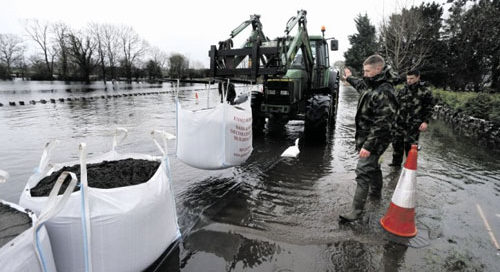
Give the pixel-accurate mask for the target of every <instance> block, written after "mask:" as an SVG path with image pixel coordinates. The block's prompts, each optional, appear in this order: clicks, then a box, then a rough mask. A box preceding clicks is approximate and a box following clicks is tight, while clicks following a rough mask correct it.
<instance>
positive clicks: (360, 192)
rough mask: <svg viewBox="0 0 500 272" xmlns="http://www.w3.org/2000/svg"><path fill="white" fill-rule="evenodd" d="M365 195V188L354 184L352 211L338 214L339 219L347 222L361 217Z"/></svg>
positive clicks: (366, 193)
mask: <svg viewBox="0 0 500 272" xmlns="http://www.w3.org/2000/svg"><path fill="white" fill-rule="evenodd" d="M367 195H368V190H367V189H364V188H361V186H359V185H358V186H356V192H355V193H354V199H353V201H352V211H351V212H350V213H347V214H341V215H339V217H340V219H341V220H344V221H348V222H353V221H356V220H358V219H359V218H361V215H362V214H363V209H364V207H365V202H366V196H367Z"/></svg>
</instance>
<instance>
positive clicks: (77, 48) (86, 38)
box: [68, 33, 96, 83]
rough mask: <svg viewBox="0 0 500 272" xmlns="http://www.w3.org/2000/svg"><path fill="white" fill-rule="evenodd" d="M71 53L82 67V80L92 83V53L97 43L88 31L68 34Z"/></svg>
mask: <svg viewBox="0 0 500 272" xmlns="http://www.w3.org/2000/svg"><path fill="white" fill-rule="evenodd" d="M68 42H69V46H70V47H69V48H70V50H69V54H70V56H71V57H72V58H73V61H74V62H75V63H76V64H77V65H78V67H79V68H80V73H81V77H82V80H84V81H85V82H87V83H90V74H91V73H92V69H93V67H94V60H93V59H92V55H93V54H94V52H95V49H96V43H95V41H93V40H92V37H91V35H89V34H88V33H70V34H69V35H68Z"/></svg>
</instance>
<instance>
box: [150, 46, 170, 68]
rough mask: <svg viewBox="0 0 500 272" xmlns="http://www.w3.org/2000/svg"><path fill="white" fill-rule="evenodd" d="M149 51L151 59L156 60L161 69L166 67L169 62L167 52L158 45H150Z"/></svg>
mask: <svg viewBox="0 0 500 272" xmlns="http://www.w3.org/2000/svg"><path fill="white" fill-rule="evenodd" d="M148 51H149V54H150V55H151V60H152V61H154V62H155V63H156V64H157V65H158V66H159V67H160V68H161V69H164V68H165V66H166V64H167V62H168V55H167V53H166V52H165V51H163V50H161V49H160V48H159V47H157V46H153V47H150V48H149V50H148Z"/></svg>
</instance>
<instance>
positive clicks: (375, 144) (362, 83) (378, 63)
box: [340, 55, 398, 221]
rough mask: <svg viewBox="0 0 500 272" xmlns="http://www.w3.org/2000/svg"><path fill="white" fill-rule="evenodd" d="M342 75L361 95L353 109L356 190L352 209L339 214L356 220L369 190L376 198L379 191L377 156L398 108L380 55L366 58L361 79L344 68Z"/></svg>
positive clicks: (389, 137) (341, 216)
mask: <svg viewBox="0 0 500 272" xmlns="http://www.w3.org/2000/svg"><path fill="white" fill-rule="evenodd" d="M344 72H345V75H344V78H345V79H346V80H347V82H349V83H350V84H351V85H352V86H353V87H354V88H355V89H356V90H357V91H358V92H359V94H360V96H359V100H358V108H357V112H356V119H355V122H356V135H355V140H356V151H358V152H359V160H358V164H357V166H356V183H357V186H356V192H355V193H354V199H353V202H352V211H351V212H350V213H347V214H341V215H340V219H342V220H345V221H355V220H357V219H359V218H360V217H361V214H362V213H363V209H364V206H365V202H366V198H367V196H368V191H369V189H370V191H371V192H370V195H371V196H373V197H375V198H380V197H381V193H382V171H381V170H380V164H379V158H380V156H381V155H382V154H383V153H384V151H385V150H386V148H387V146H389V143H390V141H391V131H392V126H393V124H394V121H395V120H394V119H395V116H396V110H397V107H398V105H397V104H398V103H397V99H396V96H395V94H394V86H393V84H392V82H393V78H392V73H391V71H390V68H389V67H385V61H384V59H383V58H382V57H381V56H379V55H372V56H370V57H368V58H367V59H366V60H365V62H364V63H363V75H364V77H363V79H357V78H354V77H352V73H351V71H350V70H349V69H348V68H346V69H345V70H344Z"/></svg>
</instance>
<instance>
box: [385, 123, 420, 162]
mask: <svg viewBox="0 0 500 272" xmlns="http://www.w3.org/2000/svg"><path fill="white" fill-rule="evenodd" d="M419 136H420V132H419V131H418V130H417V131H413V132H411V133H409V132H407V133H396V134H395V135H394V136H393V138H392V149H393V150H394V151H393V153H392V164H394V165H401V163H402V162H403V156H404V155H406V156H408V152H410V149H411V145H412V144H418V137H419Z"/></svg>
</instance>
